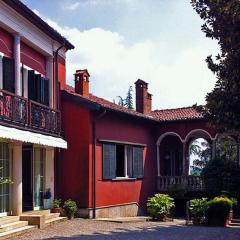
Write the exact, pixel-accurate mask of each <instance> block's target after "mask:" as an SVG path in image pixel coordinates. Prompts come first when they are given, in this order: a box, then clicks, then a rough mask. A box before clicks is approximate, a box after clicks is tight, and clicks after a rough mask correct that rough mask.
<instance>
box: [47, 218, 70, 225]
mask: <svg viewBox="0 0 240 240" xmlns="http://www.w3.org/2000/svg"><path fill="white" fill-rule="evenodd" d="M66 220H67V218H66V217H56V218H52V219H48V220H46V221H45V226H51V225H53V224H55V223H59V222H63V221H66Z"/></svg>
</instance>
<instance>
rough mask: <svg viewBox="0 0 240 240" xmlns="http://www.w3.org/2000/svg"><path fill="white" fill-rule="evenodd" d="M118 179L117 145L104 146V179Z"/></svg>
mask: <svg viewBox="0 0 240 240" xmlns="http://www.w3.org/2000/svg"><path fill="white" fill-rule="evenodd" d="M115 177H116V145H115V144H103V178H104V179H113V178H115Z"/></svg>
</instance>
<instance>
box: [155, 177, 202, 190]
mask: <svg viewBox="0 0 240 240" xmlns="http://www.w3.org/2000/svg"><path fill="white" fill-rule="evenodd" d="M177 187H178V188H180V189H183V190H185V191H190V192H191V191H202V190H203V188H204V186H203V182H202V179H201V178H200V177H198V176H160V177H158V180H157V189H158V191H163V192H168V191H172V190H174V189H176V188H177Z"/></svg>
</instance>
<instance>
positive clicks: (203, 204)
mask: <svg viewBox="0 0 240 240" xmlns="http://www.w3.org/2000/svg"><path fill="white" fill-rule="evenodd" d="M207 209H208V200H207V198H201V199H193V200H191V201H190V206H189V211H190V215H191V216H192V221H193V224H194V225H199V224H202V223H205V221H206V211H207Z"/></svg>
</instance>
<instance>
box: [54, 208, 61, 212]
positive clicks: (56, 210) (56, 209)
mask: <svg viewBox="0 0 240 240" xmlns="http://www.w3.org/2000/svg"><path fill="white" fill-rule="evenodd" d="M61 211H62V209H61V208H52V211H51V212H52V213H61Z"/></svg>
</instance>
